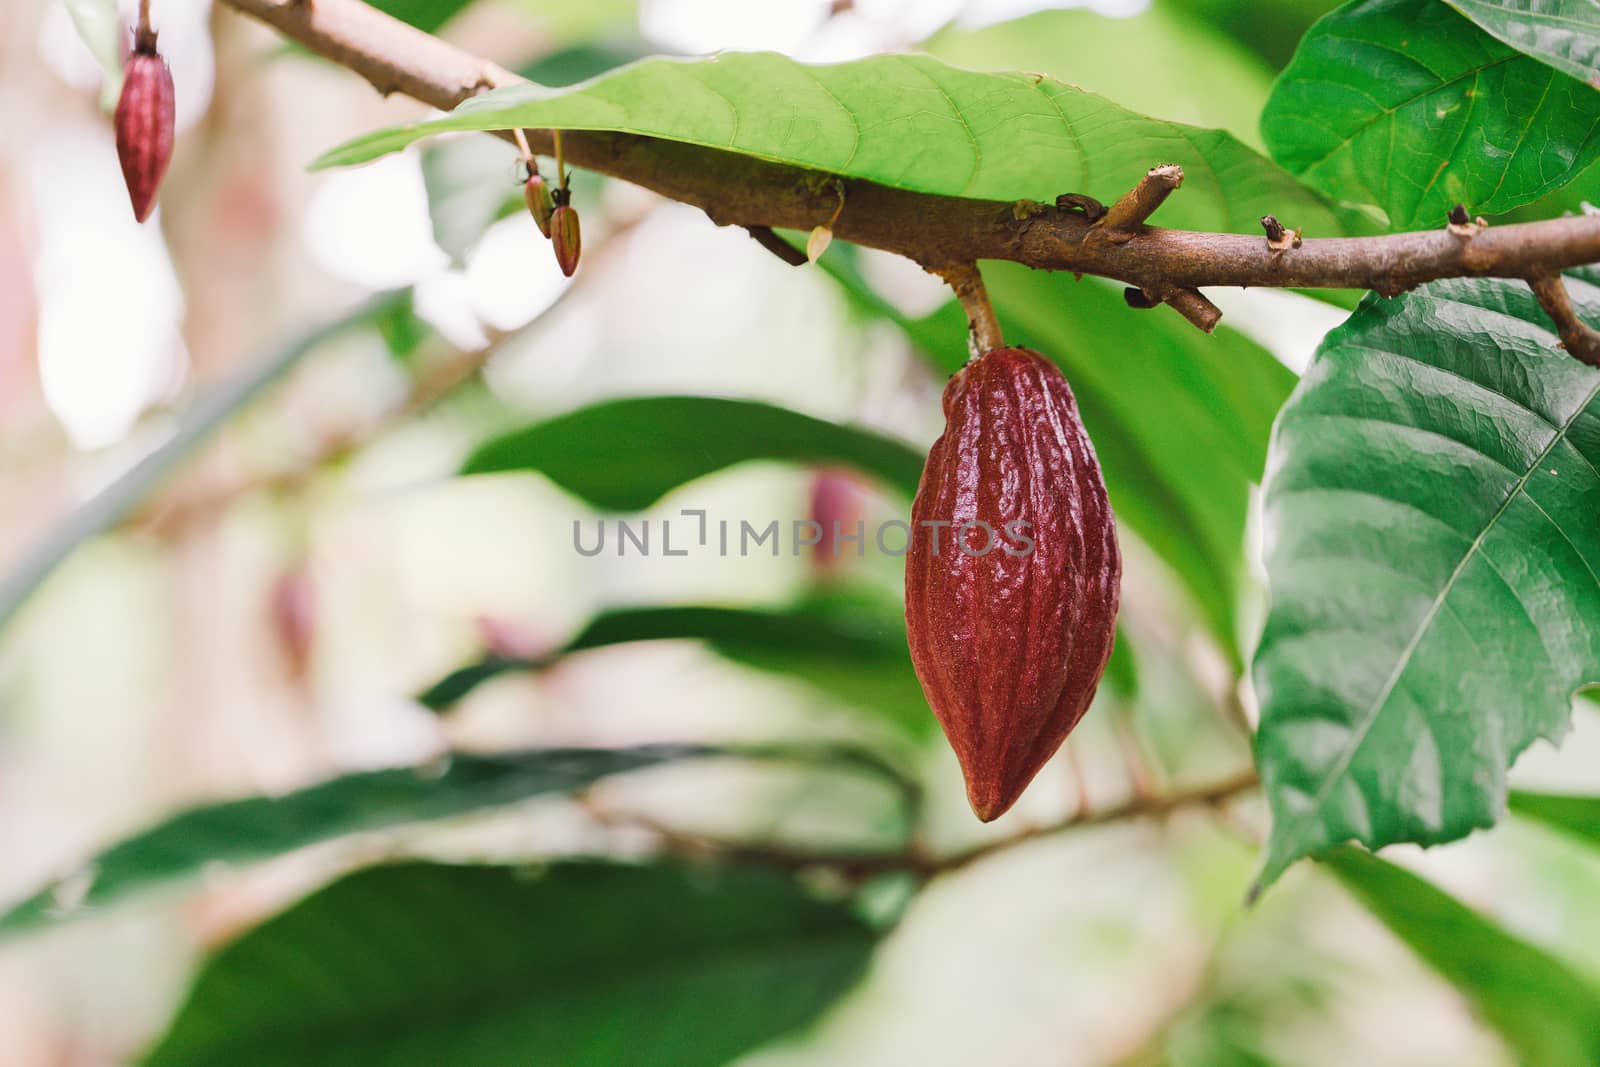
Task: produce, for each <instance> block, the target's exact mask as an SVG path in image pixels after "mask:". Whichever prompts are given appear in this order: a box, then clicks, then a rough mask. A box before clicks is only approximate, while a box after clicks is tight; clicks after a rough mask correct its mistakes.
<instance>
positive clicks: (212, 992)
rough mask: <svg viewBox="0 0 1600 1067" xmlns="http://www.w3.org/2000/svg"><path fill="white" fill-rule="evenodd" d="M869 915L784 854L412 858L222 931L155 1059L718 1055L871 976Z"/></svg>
mask: <svg viewBox="0 0 1600 1067" xmlns="http://www.w3.org/2000/svg"><path fill="white" fill-rule="evenodd" d="M872 945H873V934H872V931H871V930H870V929H869V928H868V927H867V926H866V925H865V924H864V923H863V922H862V921H861V920H859V919H857V918H856V917H854V916H853V915H852V914H851V913H850V912H849V911H848V910H847V909H845V908H844V907H842V906H838V905H832V904H826V903H823V902H820V901H817V900H814V899H812V898H811V897H808V896H806V895H805V894H804V893H802V892H801V891H800V890H799V889H798V888H797V887H796V886H795V884H794V883H793V882H792V881H790V880H789V879H787V878H784V877H783V876H781V875H778V874H776V873H770V872H761V871H747V870H733V871H725V872H723V873H721V874H718V875H715V876H711V875H708V874H707V873H706V872H703V871H687V870H682V869H679V868H676V867H624V866H611V865H603V864H589V863H586V864H575V863H566V864H558V865H556V866H553V867H551V868H549V869H548V870H546V871H544V872H543V873H531V872H522V871H516V870H509V869H505V868H497V867H443V866H428V865H424V864H406V865H397V866H390V867H378V868H374V869H372V870H368V871H363V872H361V873H359V874H356V875H353V876H351V877H349V878H346V879H345V880H343V881H341V882H338V883H335V884H334V885H333V886H331V887H329V888H327V889H324V890H323V891H321V892H319V893H317V894H316V895H314V896H312V897H310V898H308V899H307V900H305V901H303V902H301V903H300V904H299V905H297V906H296V907H294V908H293V909H291V910H290V911H288V912H286V913H284V914H283V915H280V916H279V917H277V918H276V919H272V920H270V921H269V922H267V923H266V924H264V925H263V926H261V927H259V928H258V929H256V930H254V931H252V932H251V933H249V934H246V935H245V936H244V937H242V938H240V939H239V940H238V941H236V942H235V943H233V944H232V945H229V946H228V947H227V948H225V949H223V950H222V951H221V952H220V953H218V954H217V956H216V957H215V958H214V959H212V960H211V961H210V962H209V963H208V964H207V965H206V967H205V969H204V970H203V971H202V972H201V974H200V977H199V979H198V981H197V982H196V984H195V987H194V990H193V991H192V992H191V994H190V996H189V1001H188V1003H187V1004H186V1005H185V1006H184V1008H183V1010H182V1012H181V1014H180V1015H179V1016H178V1018H177V1021H176V1022H174V1023H173V1025H172V1029H171V1030H170V1031H169V1032H168V1033H167V1035H166V1037H165V1038H163V1039H162V1041H161V1043H160V1044H159V1045H158V1046H157V1047H156V1049H155V1051H154V1052H152V1053H151V1055H150V1057H149V1059H148V1060H147V1061H146V1062H147V1064H148V1065H149V1067H186V1065H190V1064H193V1065H197V1067H198V1065H202V1064H204V1065H207V1067H212V1065H216V1064H250V1065H251V1067H303V1065H305V1064H312V1063H315V1064H326V1065H330V1067H331V1065H340V1064H343V1065H351V1067H354V1065H356V1064H383V1065H385V1067H410V1065H417V1067H437V1065H439V1064H450V1065H451V1067H506V1065H508V1064H551V1065H556V1064H559V1065H560V1067H589V1065H593V1067H613V1065H615V1064H622V1063H626V1064H628V1065H629V1067H657V1065H659V1067H719V1065H721V1064H725V1063H727V1062H729V1061H730V1060H733V1059H735V1058H736V1057H738V1056H740V1055H741V1054H743V1053H744V1052H746V1051H748V1050H749V1049H752V1048H755V1047H756V1046H758V1045H761V1044H763V1043H765V1042H767V1041H769V1040H772V1039H773V1038H776V1037H779V1036H781V1035H783V1034H786V1033H789V1032H791V1031H793V1030H795V1029H796V1028H798V1027H801V1026H804V1025H805V1024H806V1023H808V1022H810V1021H811V1020H813V1019H814V1018H816V1016H817V1015H819V1014H820V1013H821V1012H822V1011H823V1010H824V1009H825V1008H826V1007H827V1006H828V1005H829V1004H830V1003H832V1002H833V1001H834V1000H835V999H836V998H837V997H838V996H840V995H841V994H842V993H844V992H845V991H846V990H848V989H849V988H850V986H851V985H852V984H853V983H854V982H855V980H856V979H857V977H858V976H859V975H860V974H861V972H862V970H863V969H864V968H865V966H866V962H867V958H868V955H869V953H870V952H871V950H872Z"/></svg>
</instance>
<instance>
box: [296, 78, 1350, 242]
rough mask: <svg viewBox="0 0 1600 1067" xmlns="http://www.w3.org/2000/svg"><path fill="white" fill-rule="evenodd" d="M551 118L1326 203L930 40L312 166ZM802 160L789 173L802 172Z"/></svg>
mask: <svg viewBox="0 0 1600 1067" xmlns="http://www.w3.org/2000/svg"><path fill="white" fill-rule="evenodd" d="M515 127H543V128H548V127H560V128H563V129H573V130H607V131H616V132H621V133H632V134H639V135H643V136H648V137H656V138H661V139H665V140H671V141H680V142H684V143H688V144H695V145H701V146H704V147H707V148H714V149H721V150H724V151H728V152H734V153H738V154H741V155H748V156H754V157H756V158H760V159H765V160H770V161H772V162H776V163H781V164H788V165H790V166H793V167H797V168H803V169H806V170H813V171H822V172H825V173H829V174H838V175H842V176H846V177H851V178H860V179H864V180H867V181H872V182H877V183H879V184H881V185H887V186H894V187H897V188H903V189H910V190H915V191H917V192H924V193H934V194H941V195H946V196H964V197H975V198H993V199H998V200H1015V199H1019V198H1027V199H1032V200H1039V201H1045V202H1048V201H1052V200H1054V199H1055V197H1056V194H1058V193H1062V192H1068V191H1075V192H1087V193H1090V194H1092V195H1095V196H1098V197H1100V198H1101V199H1105V200H1110V199H1113V198H1115V197H1117V196H1119V195H1121V194H1122V193H1123V192H1125V191H1126V190H1128V189H1129V188H1131V187H1132V186H1133V185H1134V183H1136V182H1137V181H1138V180H1139V179H1140V178H1141V177H1143V175H1144V174H1145V172H1146V171H1148V170H1149V169H1150V167H1151V166H1152V165H1153V163H1155V162H1168V163H1180V164H1182V165H1183V167H1184V170H1185V173H1186V175H1187V180H1186V184H1185V188H1184V195H1183V196H1177V197H1173V198H1172V199H1171V200H1170V201H1168V203H1167V204H1166V206H1164V207H1163V208H1162V209H1161V221H1162V222H1163V223H1164V224H1167V225H1172V226H1183V227H1188V228H1191V229H1208V230H1217V229H1220V230H1233V231H1236V232H1258V231H1259V224H1258V223H1257V221H1256V220H1257V219H1258V218H1259V217H1260V216H1261V215H1262V214H1265V213H1266V212H1269V211H1272V212H1276V213H1277V214H1279V215H1281V216H1283V217H1285V218H1292V219H1294V220H1295V221H1296V223H1297V224H1300V225H1304V226H1305V227H1306V228H1307V230H1309V231H1310V232H1312V233H1318V234H1330V233H1337V232H1340V229H1341V226H1340V222H1339V220H1338V218H1337V216H1336V215H1335V213H1334V212H1333V211H1332V210H1331V209H1330V208H1329V207H1328V206H1327V205H1326V204H1325V203H1323V202H1322V201H1321V200H1320V199H1319V198H1318V197H1316V196H1315V195H1313V194H1312V193H1310V192H1309V191H1308V190H1306V189H1305V188H1303V187H1302V186H1301V185H1300V184H1299V183H1298V182H1296V181H1295V180H1294V179H1293V178H1291V177H1290V176H1289V175H1288V174H1286V173H1284V172H1283V171H1282V170H1280V169H1278V168H1277V167H1276V166H1275V165H1273V164H1272V163H1271V162H1269V161H1268V160H1266V159H1263V158H1262V157H1261V156H1259V155H1257V154H1256V153H1255V152H1253V151H1251V150H1250V149H1249V148H1246V147H1245V146H1244V145H1242V144H1240V143H1239V141H1238V140H1236V139H1235V138H1234V137H1232V136H1231V135H1229V134H1227V133H1224V132H1222V131H1221V130H1206V129H1200V128H1198V127H1194V126H1185V125H1182V124H1180V123H1175V122H1164V121H1159V120H1156V119H1149V118H1145V117H1144V116H1142V115H1137V114H1135V113H1133V112H1131V111H1128V110H1126V109H1124V108H1122V107H1119V106H1118V105H1116V104H1114V103H1112V102H1111V101H1109V100H1107V99H1105V98H1104V97H1101V96H1097V95H1095V94H1094V93H1089V92H1085V91H1083V90H1081V89H1078V88H1077V87H1075V86H1072V85H1068V84H1066V83H1064V82H1060V81H1056V80H1055V79H1052V78H1047V77H1043V76H1040V75H1027V74H978V73H974V72H972V71H965V70H960V69H958V68H955V67H951V66H947V65H945V64H944V63H941V62H939V61H938V60H936V59H932V58H930V57H927V56H909V55H887V56H874V57H872V58H869V59H862V60H857V61H855V62H850V63H838V64H833V65H828V66H806V65H803V64H800V63H796V62H794V61H793V60H790V59H788V58H786V57H784V56H780V55H776V54H772V53H757V54H749V53H724V54H721V55H717V56H715V57H712V58H709V59H699V60H692V61H684V60H676V59H662V58H656V59H648V60H644V61H642V62H640V63H635V64H633V65H632V66H628V67H625V68H623V69H621V70H618V71H615V72H613V73H610V74H607V75H605V76H603V77H601V78H599V79H597V80H595V81H591V82H588V83H586V84H584V85H581V86H577V87H575V88H573V89H570V90H566V91H552V90H551V89H549V88H547V87H545V86H540V85H516V86H510V87H507V88H504V89H498V90H495V91H494V92H491V93H486V94H483V95H481V96H477V97H474V98H472V99H470V100H468V101H466V102H465V103H463V104H462V105H461V106H460V107H459V108H457V109H456V110H455V111H454V112H453V113H452V114H450V115H448V116H445V117H444V118H441V119H437V120H433V121H429V122H422V123H416V124H413V125H410V126H404V127H398V128H395V129H390V130H382V131H379V132H376V133H372V134H368V135H367V136H365V137H361V138H359V139H357V140H355V141H353V142H350V143H349V144H347V145H345V146H343V147H341V148H339V149H336V150H334V151H333V152H331V153H329V154H328V155H326V156H324V157H323V158H322V159H321V160H320V161H319V162H318V164H317V165H318V166H338V165H349V164H354V163H363V162H366V161H368V160H371V159H375V158H377V157H378V156H381V155H384V154H386V153H389V152H394V151H398V150H399V149H401V148H404V147H405V146H406V145H408V144H410V143H411V142H413V141H416V140H418V139H419V138H422V137H426V136H429V135H432V134H435V133H443V132H445V131H448V130H502V129H511V128H515ZM798 177H799V176H798V175H797V178H798Z"/></svg>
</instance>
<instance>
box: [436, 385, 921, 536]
mask: <svg viewBox="0 0 1600 1067" xmlns="http://www.w3.org/2000/svg"><path fill="white" fill-rule="evenodd" d="M754 459H766V460H787V461H790V462H794V463H806V464H827V463H840V464H845V465H847V466H851V467H855V468H856V469H858V470H861V471H864V472H865V473H867V474H873V475H876V476H878V477H879V478H881V479H883V481H884V482H886V483H887V484H889V485H891V486H894V487H895V488H897V489H900V490H902V491H904V492H906V493H907V494H910V493H914V492H916V489H917V480H918V479H919V478H920V477H921V476H922V460H923V457H922V453H921V452H919V451H918V450H916V449H914V448H912V447H911V446H909V445H905V444H902V443H900V442H899V441H895V440H892V439H890V438H887V437H883V436H881V435H879V434H876V433H873V432H871V431H869V430H862V429H859V428H856V427H853V426H841V425H839V424H837V423H831V422H825V421H823V420H822V419H816V418H812V417H811V416H809V415H802V414H800V413H799V412H795V411H790V410H789V409H787V408H780V407H775V406H773V405H771V404H763V403H759V402H757V401H753V400H723V399H719V398H716V397H703V396H650V397H630V398H627V399H623V400H610V401H606V402H604V403H600V404H596V405H594V406H592V407H587V408H583V409H582V410H579V411H573V412H569V413H568V414H565V415H558V416H557V417H555V418H553V419H550V420H549V421H547V422H541V423H538V424H536V425H534V426H530V427H527V428H526V429H522V430H518V431H516V432H514V433H511V434H507V435H506V436H504V437H501V438H498V439H496V440H494V441H490V442H489V443H488V444H486V445H484V446H483V447H482V448H480V449H478V451H477V452H475V453H474V454H473V455H472V457H471V458H469V459H468V460H467V463H466V466H465V468H464V469H463V473H466V474H485V473H490V472H494V471H511V470H531V471H538V472H539V473H540V474H543V475H544V476H545V477H547V478H549V479H550V480H551V481H553V482H555V483H556V484H557V485H559V486H561V487H562V488H563V489H565V490H567V491H568V492H570V493H575V494H576V495H578V496H580V497H583V498H584V499H585V500H587V501H589V502H590V503H592V504H594V505H596V506H597V507H601V508H609V509H612V510H615V511H639V510H642V509H644V508H647V507H649V506H650V505H651V504H653V503H655V502H656V501H657V500H659V499H660V498H661V497H662V496H664V495H665V494H666V493H668V492H670V491H671V490H673V489H676V488H677V487H678V486H680V485H682V484H683V483H685V482H687V481H691V480H693V479H695V478H699V477H701V476H702V475H706V474H710V473H712V472H714V471H719V470H722V469H723V468H725V467H731V466H733V465H734V464H735V463H742V462H745V461H747V460H754Z"/></svg>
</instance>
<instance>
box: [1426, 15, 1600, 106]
mask: <svg viewBox="0 0 1600 1067" xmlns="http://www.w3.org/2000/svg"><path fill="white" fill-rule="evenodd" d="M1445 2H1446V3H1448V4H1449V5H1450V6H1451V7H1453V8H1455V9H1456V10H1457V11H1459V12H1461V13H1462V14H1463V15H1465V16H1467V18H1469V19H1471V20H1472V21H1473V22H1476V23H1477V24H1478V25H1479V26H1481V27H1483V28H1484V29H1485V30H1487V31H1488V32H1490V33H1492V34H1494V35H1495V36H1496V37H1498V38H1500V40H1502V41H1504V42H1505V43H1506V44H1508V45H1510V46H1511V47H1513V48H1515V49H1516V50H1517V51H1519V52H1522V53H1524V54H1526V55H1530V56H1533V57H1534V58H1535V59H1538V60H1540V61H1542V62H1545V63H1548V64H1550V65H1551V66H1552V67H1554V68H1555V69H1557V70H1559V71H1562V72H1563V73H1566V74H1570V75H1571V76H1572V77H1574V78H1577V79H1579V80H1580V81H1584V82H1588V83H1589V84H1590V85H1592V86H1594V87H1596V88H1600V4H1597V3H1595V0H1445Z"/></svg>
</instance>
